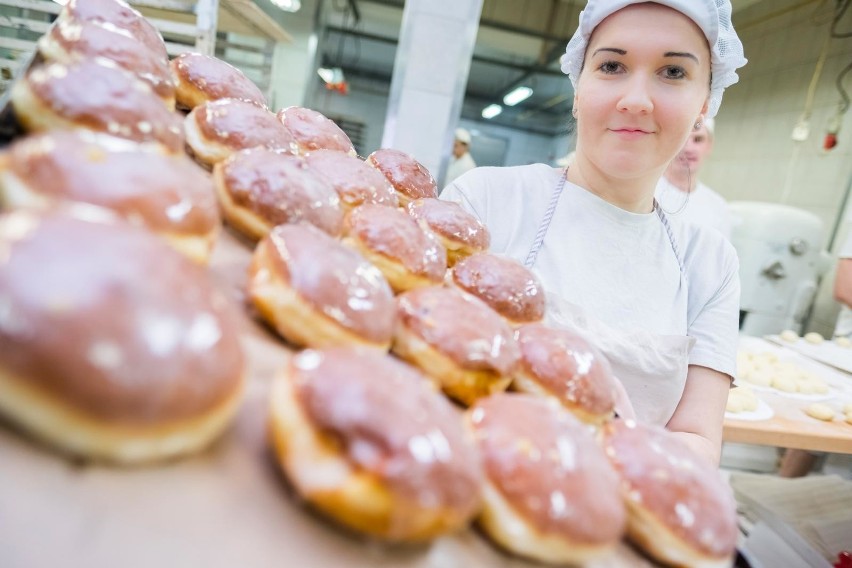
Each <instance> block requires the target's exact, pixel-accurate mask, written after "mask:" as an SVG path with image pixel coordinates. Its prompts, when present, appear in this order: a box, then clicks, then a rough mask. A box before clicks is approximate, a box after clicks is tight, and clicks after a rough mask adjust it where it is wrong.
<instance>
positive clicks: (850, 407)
mask: <svg viewBox="0 0 852 568" xmlns="http://www.w3.org/2000/svg"><path fill="white" fill-rule="evenodd" d="M843 414H852V402H849V403H847V404H844V405H843Z"/></svg>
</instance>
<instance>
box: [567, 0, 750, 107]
mask: <svg viewBox="0 0 852 568" xmlns="http://www.w3.org/2000/svg"><path fill="white" fill-rule="evenodd" d="M647 1H648V0H589V1H588V3H587V4H586V8H585V9H584V10H583V11H582V12H580V25H579V26H578V27H577V31H576V32H574V37H572V38H571V41H569V42H568V46H567V47H566V48H565V54H564V55H563V56H562V59H561V62H562V72H563V73H567V74H568V76H569V77H570V78H571V83H572V84H573V85H574V89H576V88H577V81H578V80H579V78H580V70H581V69H582V68H583V58H584V57H585V56H586V47H587V46H588V44H589V38H590V37H591V36H592V32H593V31H594V30H595V28H596V27H597V26H598V24H600V23H601V22H602V21H603V20H604V18H606V17H607V16H609V15H610V14H613V13H615V12H617V11H618V10H621V9H622V8H625V7H627V6H629V5H631V4H639V3H642V2H647ZM654 2H655V3H657V4H662V5H664V6H668V7H669V8H672V9H674V10H677V11H678V12H680V13H682V14H684V15H685V16H687V17H688V18H690V19H691V20H692V21H693V22H695V23H696V24H697V25H698V27H699V28H701V30H702V31H703V32H704V35H705V37H706V38H707V43H708V44H709V45H710V54H711V62H710V70H711V72H712V80H711V82H710V104H709V105H708V108H707V117H708V118H712V117H713V116H715V115H716V112H717V111H718V110H719V105H720V104H721V103H722V92H723V91H724V90H725V88H726V87H729V86H731V85H733V84H734V83H736V82H737V81H738V80H739V77H738V76H737V73H736V70H737V69H738V68H740V67H742V66H743V65H745V64H746V62H747V61H748V60H747V59H746V58H745V57H743V44H742V42H740V38H738V37H737V32H736V31H735V30H734V25H733V23H732V22H731V2H730V0H654Z"/></svg>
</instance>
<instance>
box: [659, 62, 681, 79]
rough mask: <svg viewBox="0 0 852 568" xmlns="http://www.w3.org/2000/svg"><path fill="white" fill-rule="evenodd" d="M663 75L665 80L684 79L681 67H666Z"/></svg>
mask: <svg viewBox="0 0 852 568" xmlns="http://www.w3.org/2000/svg"><path fill="white" fill-rule="evenodd" d="M663 75H665V77H666V79H683V78H684V77H686V71H684V70H683V67H678V66H676V65H673V66H669V67H666V68H665V69H664V70H663Z"/></svg>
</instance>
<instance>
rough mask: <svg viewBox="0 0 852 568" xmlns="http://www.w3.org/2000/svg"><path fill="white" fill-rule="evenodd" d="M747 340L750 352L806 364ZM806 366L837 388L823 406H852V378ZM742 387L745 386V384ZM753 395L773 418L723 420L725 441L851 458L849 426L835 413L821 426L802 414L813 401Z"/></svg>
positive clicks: (814, 364)
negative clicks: (770, 353) (758, 350)
mask: <svg viewBox="0 0 852 568" xmlns="http://www.w3.org/2000/svg"><path fill="white" fill-rule="evenodd" d="M744 339H746V338H744ZM747 340H748V345H749V348H750V349H755V347H759V346H761V345H762V344H765V345H764V347H763V348H765V349H766V350H767V351H774V350H780V352H782V353H785V354H786V355H787V356H789V357H790V358H791V359H792V360H794V361H802V362H803V363H805V362H804V360H803V356H802V355H800V354H798V353H795V352H793V351H791V350H786V352H785V350H784V348H782V347H779V346H777V345H773V344H770V343H768V342H764V341H763V340H757V339H756V338H747ZM761 342H762V343H761ZM805 364H807V368H808V369H810V370H814V371H817V370H819V371H818V372H820V375H821V376H823V377H824V378H825V379H826V381H827V382H829V383H830V384H832V385H833V386H835V387H838V390H836V391H834V393H835V395H834V397H833V398H832V399H831V400H827V401H824V402H825V403H826V404H829V405H830V406H832V407H835V410H838V409H839V408H840V407H842V406H843V404H844V403H849V402H852V375H847V374H845V373H842V372H841V371H838V370H836V369H832V368H829V367H826V366H824V365H821V364H819V363H817V362H815V361H807V362H806V363H805ZM743 384H745V385H748V383H743ZM755 393H756V394H757V395H758V397H760V398H761V399H763V400H764V401H765V402H766V403H768V404H769V406H770V407H771V408H772V410H773V411H774V412H775V415H774V416H773V417H772V418H770V419H769V420H762V421H745V420H736V419H733V418H726V419H725V429H724V433H723V439H724V441H726V442H738V443H743V444H757V445H763V446H777V447H780V448H795V449H801V450H812V451H820V452H834V453H843V454H852V424H849V423H847V422H845V421H844V417H843V414H842V413H840V412H838V413H837V414H836V415H835V419H834V420H833V421H831V422H824V421H822V420H817V419H815V418H811V417H810V416H808V415H807V414H805V413H804V411H803V410H802V409H803V408H806V407H807V406H808V405H810V404H812V403H813V401H807V400H801V399H794V398H789V397H785V396H784V395H782V394H780V393H779V394H775V393H772V392H767V391H764V390H760V391H755Z"/></svg>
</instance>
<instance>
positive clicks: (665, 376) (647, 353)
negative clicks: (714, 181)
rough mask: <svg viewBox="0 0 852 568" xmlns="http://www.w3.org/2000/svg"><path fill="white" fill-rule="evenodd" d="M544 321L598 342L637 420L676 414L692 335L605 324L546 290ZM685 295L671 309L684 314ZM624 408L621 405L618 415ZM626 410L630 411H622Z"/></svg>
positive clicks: (546, 223)
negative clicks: (681, 311)
mask: <svg viewBox="0 0 852 568" xmlns="http://www.w3.org/2000/svg"><path fill="white" fill-rule="evenodd" d="M567 175H568V170H567V168H566V169H565V171H564V172H563V174H562V176H561V177H560V179H559V183H558V184H557V185H556V187H555V188H554V190H553V193H552V195H551V199H550V203H549V204H548V207H547V210H546V212H545V214H544V217H542V220H541V223H540V224H539V228H538V231H537V233H536V237H535V240H534V241H533V244H532V246H531V247H530V251H529V253H528V254H527V258H526V261H525V262H524V265H525V266H526V267H527V268H529V269H531V270H532V268H533V266H534V265H535V261H536V258H537V257H538V252H539V250H541V247H542V245H543V244H544V239H545V237H546V236H547V230H548V228H549V227H550V223H551V221H552V219H553V214H554V213H555V212H556V206H557V205H558V204H559V197H560V196H561V195H562V190H563V188H564V187H565V179H566V177H567ZM654 211H655V212H656V213H657V216H658V217H659V218H660V222H661V223H663V226H664V228H665V230H666V234H667V235H668V237H669V243H670V244H671V246H672V250H673V251H674V254H675V257H676V258H677V261H678V266H679V267H680V285H681V286H682V287H683V288H684V290H688V288H687V287H688V285H689V283H688V281H687V278H686V272H685V271H684V268H683V261H682V259H681V256H680V253H679V251H678V248H677V245H676V243H675V240H674V236H673V234H672V231H671V228H670V227H669V223H668V219H666V216H665V214H664V213H663V212H662V210H661V209H660V208H659V206H658V205H657V202H656V200H655V201H654ZM545 293H546V296H547V307H548V309H547V320H546V322H547V323H548V324H549V325H551V326H554V327H558V328H563V329H569V330H573V331H575V332H577V333H579V334H580V335H582V336H583V337H585V338H586V339H587V340H588V341H589V342H590V343H591V344H592V345H594V346H595V347H597V348H598V349H599V350H600V351H602V352H603V354H604V355H605V356H606V358H607V359H608V360H609V362H610V364H611V365H612V370H613V373H614V374H615V376H616V378H617V379H618V380H619V381H620V382H621V384H622V385H624V389H625V390H626V391H627V395H628V397H629V399H630V403H631V404H632V406H633V411H634V412H635V416H636V418H637V419H638V420H640V421H642V422H645V423H650V424H658V425H661V426H665V425H666V424H667V423H668V421H669V419H670V418H671V417H672V415H673V414H674V411H675V409H676V408H677V405H678V403H679V402H680V398H681V396H682V394H683V389H684V387H685V385H686V373H687V370H688V366H689V351H690V349H691V348H692V346H693V345H694V344H695V339H694V338H691V337H688V336H685V335H660V334H656V333H651V332H647V331H632V332H625V331H622V330H618V329H615V328H613V327H610V326H608V325H607V324H605V323H604V322H602V321H600V320H598V319H596V318H594V317H593V316H591V315H590V314H588V313H587V312H586V311H585V310H584V309H583V308H582V307H580V306H578V305H576V304H572V303H571V302H568V301H566V300H565V299H564V298H561V297H560V296H558V295H556V294H552V293H549V292H548V291H545ZM687 296H688V294H678V295H677V298H676V299H674V300H673V301H675V302H677V303H676V305H675V308H676V309H677V310H678V311H679V310H683V313H686V309H687V306H686V303H687ZM624 413H625V411H624V410H622V414H624ZM626 413H627V414H629V411H627V412H626Z"/></svg>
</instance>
